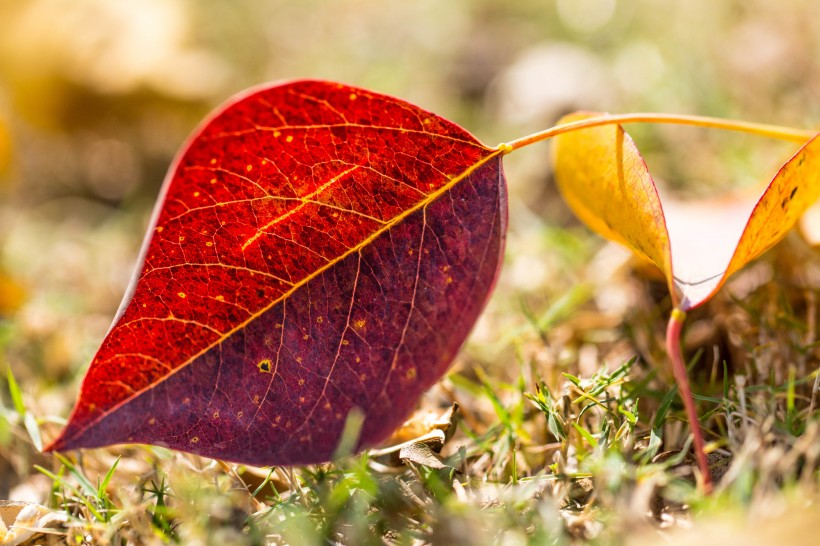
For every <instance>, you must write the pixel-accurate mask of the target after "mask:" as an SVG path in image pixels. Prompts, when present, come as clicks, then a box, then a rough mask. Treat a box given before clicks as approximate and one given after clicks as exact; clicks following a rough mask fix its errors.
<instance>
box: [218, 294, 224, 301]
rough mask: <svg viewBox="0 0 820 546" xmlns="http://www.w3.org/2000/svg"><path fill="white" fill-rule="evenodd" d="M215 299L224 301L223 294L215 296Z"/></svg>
mask: <svg viewBox="0 0 820 546" xmlns="http://www.w3.org/2000/svg"><path fill="white" fill-rule="evenodd" d="M216 301H225V296H223V295H221V294H220V295H219V296H217V297H216Z"/></svg>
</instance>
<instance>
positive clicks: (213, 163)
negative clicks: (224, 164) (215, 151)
mask: <svg viewBox="0 0 820 546" xmlns="http://www.w3.org/2000/svg"><path fill="white" fill-rule="evenodd" d="M211 165H216V158H215V157H214V158H212V159H211Z"/></svg>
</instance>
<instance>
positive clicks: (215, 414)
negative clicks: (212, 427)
mask: <svg viewBox="0 0 820 546" xmlns="http://www.w3.org/2000/svg"><path fill="white" fill-rule="evenodd" d="M211 417H213V418H214V419H219V410H216V411H215V412H213V414H212V415H211Z"/></svg>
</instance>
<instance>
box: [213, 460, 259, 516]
mask: <svg viewBox="0 0 820 546" xmlns="http://www.w3.org/2000/svg"><path fill="white" fill-rule="evenodd" d="M217 463H218V464H219V466H220V468H222V470H224V471H225V472H227V473H228V474H230V476H231V477H232V478H233V479H234V480H236V481H237V482H238V483H239V486H240V487H241V488H242V489H244V490H246V491H247V492H248V498H250V501H251V504H252V505H253V508H254V511H255V512H259V511H260V510H264V509H265V508H267V506H265V504H264V503H262V502H260V501H259V500H258V499H257V498H256V497H254V496H253V492H252V491H251V489H250V487H248V484H246V483H245V480H243V479H242V476H240V475H239V473H238V472H237V471H236V469H235V468H234V467H233V466H231V465H229V464H228V463H226V462H225V461H221V460H217Z"/></svg>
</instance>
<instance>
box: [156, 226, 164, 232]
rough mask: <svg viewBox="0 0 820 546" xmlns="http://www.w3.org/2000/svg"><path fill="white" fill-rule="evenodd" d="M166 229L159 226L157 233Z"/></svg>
mask: <svg viewBox="0 0 820 546" xmlns="http://www.w3.org/2000/svg"><path fill="white" fill-rule="evenodd" d="M163 229H165V228H164V227H162V226H157V233H162V230H163Z"/></svg>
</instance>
